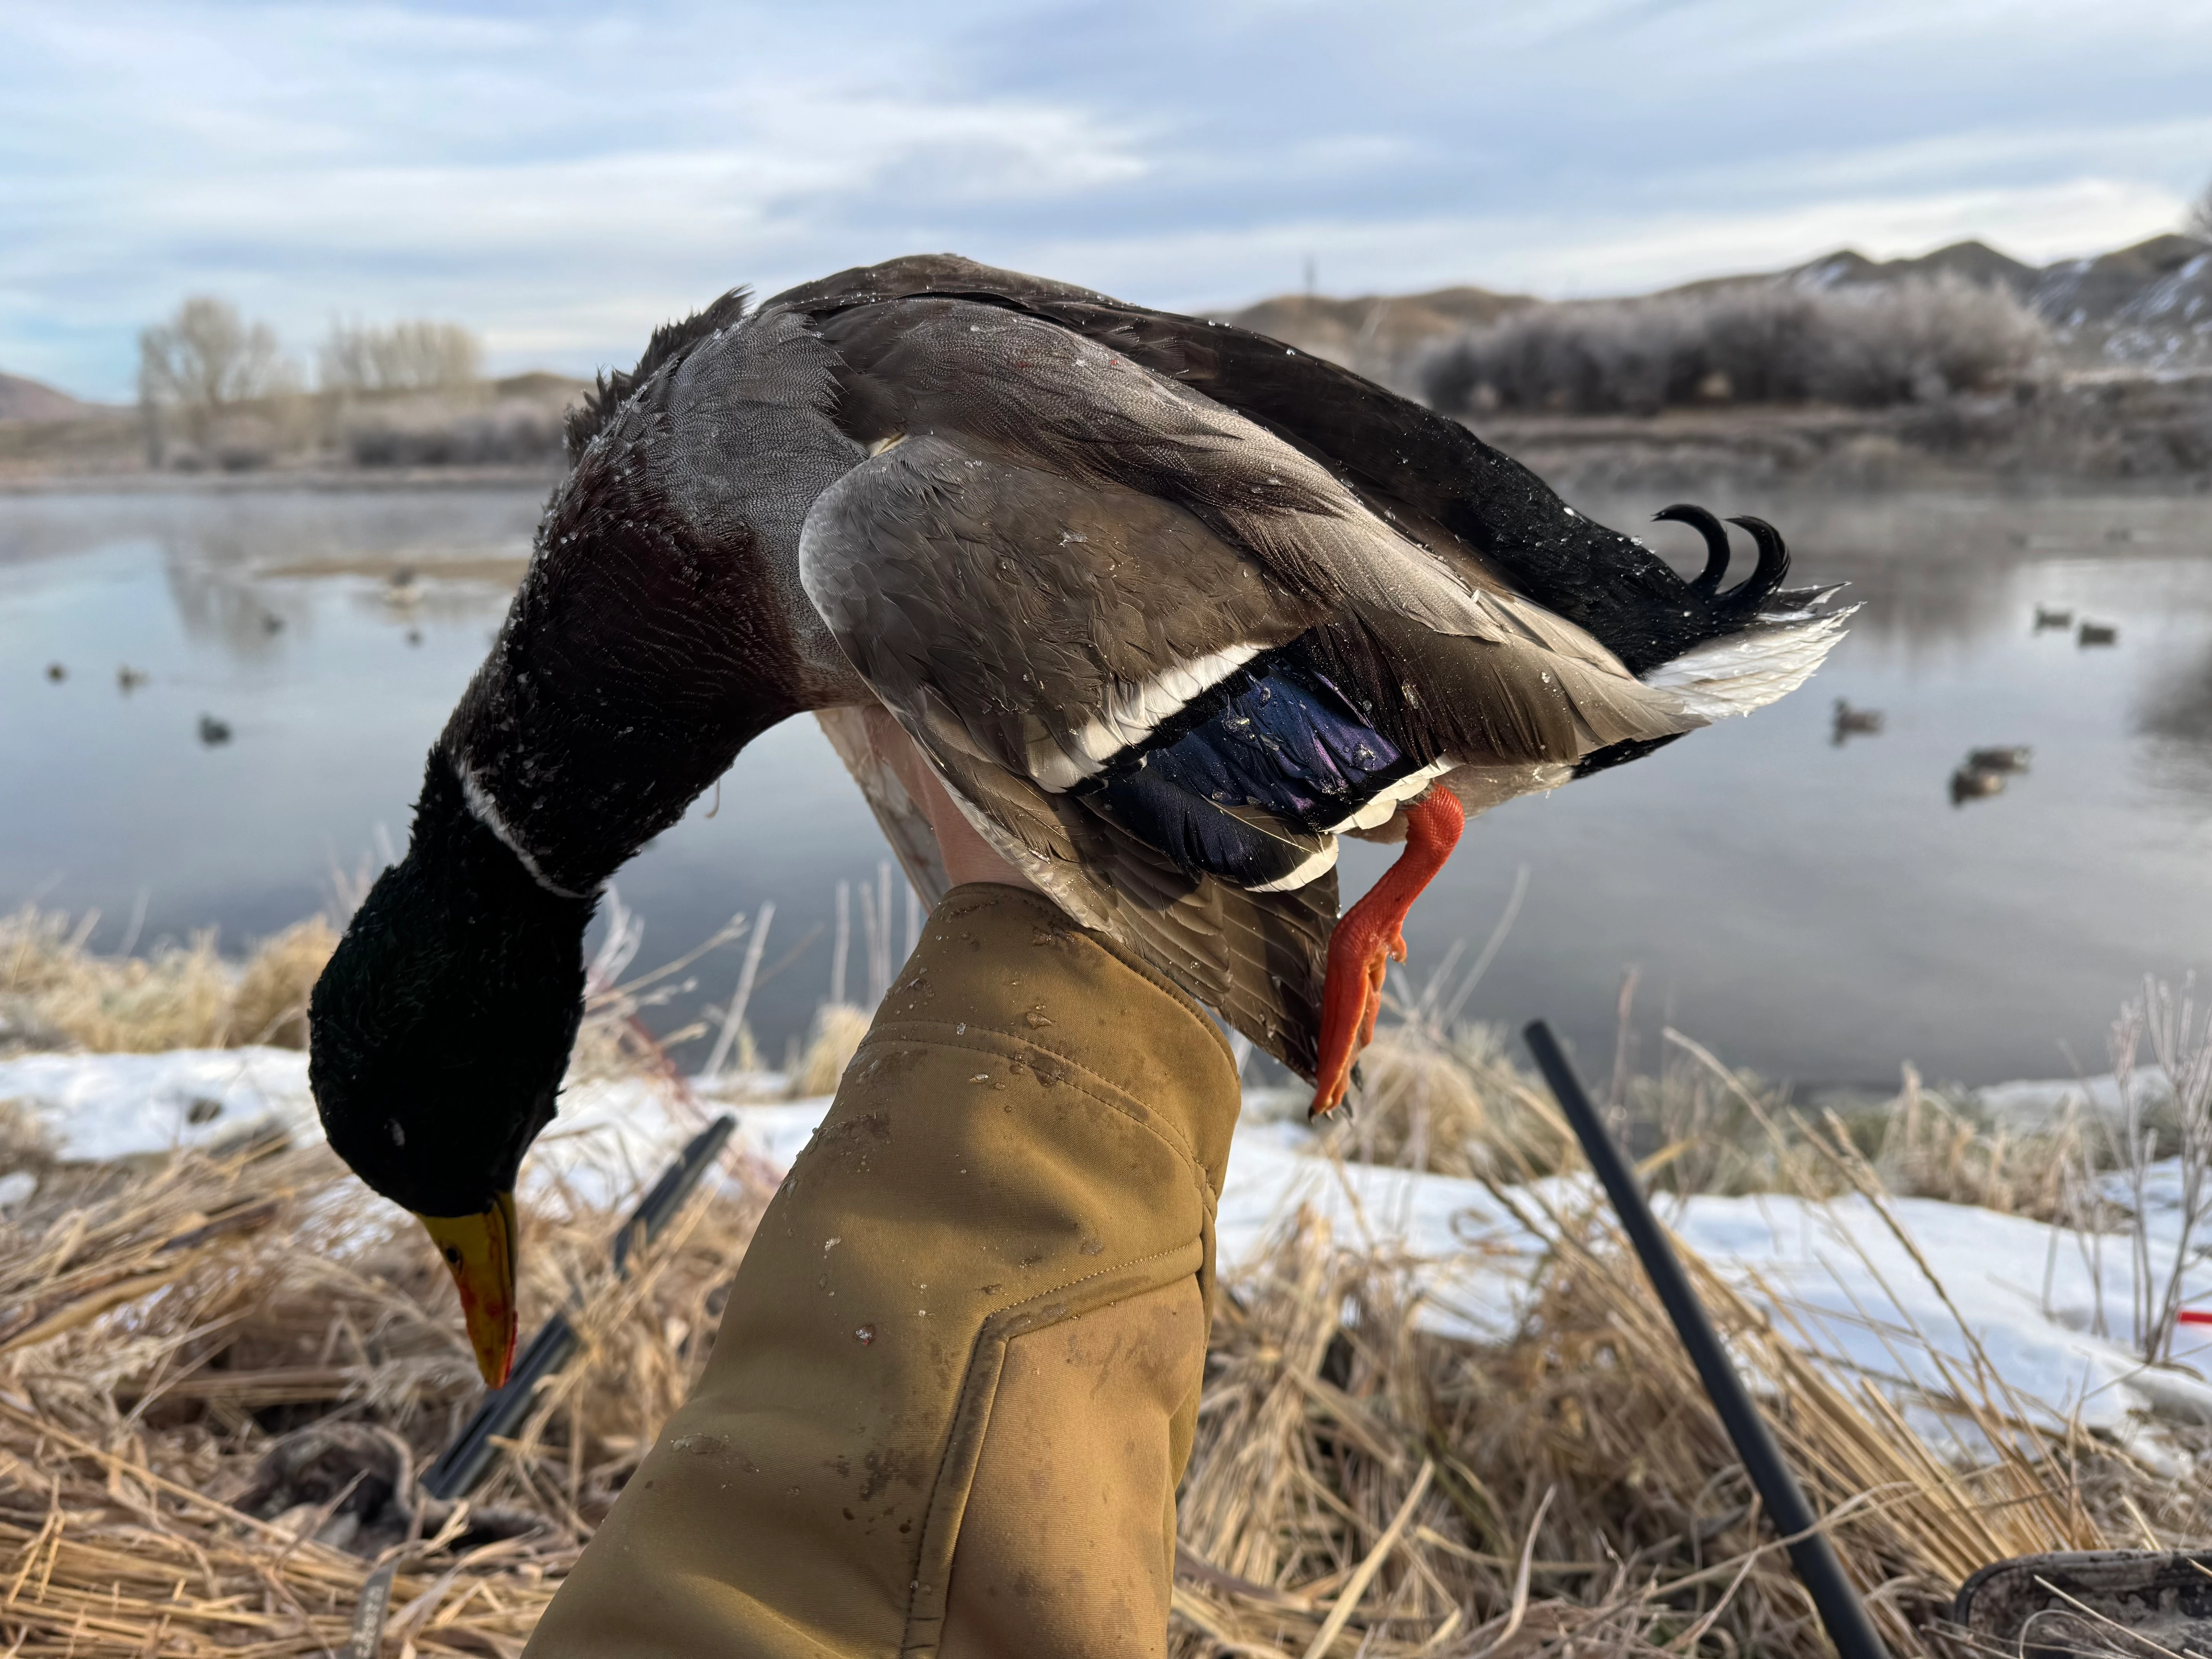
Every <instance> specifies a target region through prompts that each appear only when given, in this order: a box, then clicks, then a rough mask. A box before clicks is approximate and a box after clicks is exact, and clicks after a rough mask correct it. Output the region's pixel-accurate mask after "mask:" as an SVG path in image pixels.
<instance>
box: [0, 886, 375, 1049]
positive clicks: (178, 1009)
mask: <svg viewBox="0 0 2212 1659" xmlns="http://www.w3.org/2000/svg"><path fill="white" fill-rule="evenodd" d="M96 919H97V918H96V917H95V918H90V919H88V920H96ZM85 932H86V927H85V924H84V923H78V924H76V926H75V927H72V925H71V923H70V918H69V917H67V916H65V915H60V914H59V913H57V912H53V911H41V910H37V909H33V908H23V909H21V910H18V911H16V912H15V914H14V915H9V916H4V917H0V1008H4V1009H5V1010H6V1011H7V1012H8V1014H9V1019H8V1021H7V1022H6V1023H7V1024H8V1025H9V1028H10V1029H12V1030H19V1031H21V1032H24V1033H26V1034H27V1035H29V1036H32V1037H33V1038H34V1039H35V1040H36V1041H38V1042H42V1043H49V1044H52V1045H55V1046H61V1047H68V1048H84V1049H88V1050H90V1051H92V1052H94V1053H95V1054H113V1053H121V1052H151V1051H155V1050H158V1049H163V1048H235V1047H237V1046H239V1045H240V1044H244V1043H253V1042H268V1043H275V1044H276V1045H277V1046H279V1047H281V1048H304V1047H305V1046H306V1045H307V994H308V992H310V991H311V990H313V988H314V983H315V978H316V975H319V974H320V973H321V972H322V970H323V964H324V963H325V962H327V961H329V960H330V956H331V951H334V950H336V949H337V933H335V932H333V931H332V929H331V925H330V923H329V922H328V921H325V920H324V919H323V918H322V917H320V916H310V917H309V918H307V920H306V921H301V922H295V923H294V924H293V925H292V926H291V927H288V928H286V929H285V930H284V931H283V933H278V934H277V935H276V937H274V938H273V939H265V940H264V941H262V942H261V943H260V944H259V945H257V946H256V947H255V948H254V950H253V951H252V953H251V954H250V955H249V956H248V957H246V961H245V962H244V963H242V964H239V963H229V962H227V961H225V960H224V959H223V957H222V956H220V955H219V954H218V953H217V952H216V944H215V935H214V934H213V933H195V934H193V935H192V937H191V941H190V942H189V943H188V944H185V945H162V946H161V947H160V948H158V949H156V950H155V951H152V952H151V953H150V954H149V955H146V956H134V957H121V956H118V957H104V956H99V955H96V954H94V952H92V951H88V950H87V949H86V948H85Z"/></svg>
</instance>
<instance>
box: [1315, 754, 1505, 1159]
mask: <svg viewBox="0 0 2212 1659" xmlns="http://www.w3.org/2000/svg"><path fill="white" fill-rule="evenodd" d="M1406 817H1407V834H1406V850H1405V851H1404V852H1403V853H1402V854H1400V855H1399V858H1398V861H1397V862H1396V863H1395V864H1394V865H1392V866H1390V867H1389V869H1388V870H1386V871H1384V872H1383V879H1382V880H1380V881H1378V882H1376V884H1375V886H1374V888H1373V890H1371V891H1370V892H1369V893H1368V895H1367V896H1366V897H1364V898H1363V899H1361V900H1360V901H1359V902H1358V903H1357V904H1355V905H1353V906H1352V908H1350V909H1349V910H1347V911H1346V912H1345V913H1344V915H1343V917H1342V919H1341V920H1340V921H1338V922H1337V924H1336V932H1335V933H1333V934H1331V935H1330V936H1329V941H1328V976H1327V977H1326V979H1324V980H1323V981H1322V994H1321V1056H1320V1060H1319V1063H1318V1064H1317V1065H1316V1067H1315V1078H1314V1097H1313V1107H1312V1109H1311V1115H1313V1116H1316V1117H1319V1116H1321V1115H1323V1114H1325V1113H1327V1112H1329V1111H1333V1110H1334V1109H1335V1108H1336V1107H1337V1105H1338V1104H1339V1103H1340V1102H1342V1100H1343V1099H1344V1097H1345V1091H1346V1090H1348V1089H1349V1088H1350V1087H1351V1086H1352V1061H1353V1060H1357V1059H1358V1057H1359V1051H1360V1050H1361V1049H1363V1048H1365V1047H1366V1046H1367V1045H1368V1044H1369V1043H1370V1042H1373V1041H1374V1040H1375V1021H1376V1017H1377V1016H1378V1015H1380V1014H1381V1013H1382V1012H1383V978H1384V976H1385V975H1387V974H1388V973H1389V970H1390V963H1392V962H1393V961H1394V960H1395V961H1398V962H1403V961H1404V960H1405V959H1406V935H1405V932H1404V928H1405V923H1406V914H1407V911H1409V910H1411V909H1412V908H1413V901H1414V900H1415V899H1417V898H1419V897H1420V896H1421V890H1422V889H1424V888H1425V887H1426V886H1427V885H1428V884H1429V883H1430V882H1431V880H1432V879H1434V878H1435V876H1436V873H1437V871H1439V870H1441V869H1443V867H1444V860H1446V859H1449V857H1450V856H1451V853H1452V848H1455V847H1456V846H1457V845H1458V844H1459V837H1460V831H1461V830H1462V829H1464V828H1465V827H1466V824H1467V814H1466V812H1465V811H1464V809H1462V807H1461V805H1460V804H1459V797H1458V796H1456V795H1455V794H1453V793H1451V792H1450V791H1449V790H1448V789H1444V788H1442V787H1431V788H1430V790H1429V792H1428V793H1426V794H1425V795H1423V796H1422V797H1421V798H1420V799H1419V800H1417V801H1414V802H1413V804H1412V805H1409V806H1407V808H1406Z"/></svg>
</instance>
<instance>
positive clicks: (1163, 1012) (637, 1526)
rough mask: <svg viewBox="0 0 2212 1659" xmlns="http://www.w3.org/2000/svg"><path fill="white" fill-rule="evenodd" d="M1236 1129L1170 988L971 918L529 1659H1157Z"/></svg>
mask: <svg viewBox="0 0 2212 1659" xmlns="http://www.w3.org/2000/svg"><path fill="white" fill-rule="evenodd" d="M1236 1111H1237V1080H1236V1076H1235V1071H1234V1067H1233V1066H1232V1065H1231V1060H1230V1058H1229V1052H1228V1047H1227V1044H1226V1043H1225V1042H1224V1041H1223V1040H1222V1038H1221V1036H1220V1034H1219V1032H1218V1030H1216V1029H1215V1027H1214V1026H1213V1024H1212V1022H1211V1021H1210V1020H1208V1019H1207V1018H1206V1016H1205V1015H1204V1014H1203V1013H1202V1012H1200V1010H1199V1008H1198V1006H1197V1005H1196V1004H1194V1003H1193V1002H1192V1001H1191V1000H1189V999H1188V997H1187V996H1185V995H1184V994H1182V992H1181V991H1179V990H1177V989H1176V987H1173V986H1172V985H1170V983H1169V982H1168V981H1166V980H1165V979H1164V978H1163V977H1162V976H1161V975H1159V974H1158V973H1157V972H1155V971H1154V970H1153V969H1151V968H1149V967H1147V966H1146V965H1145V964H1143V963H1139V962H1138V961H1136V960H1135V959H1133V957H1128V956H1127V955H1125V954H1124V953H1123V952H1121V951H1120V950H1119V949H1117V948H1116V947H1115V946H1114V945H1111V944H1109V943H1108V942H1107V941H1105V940H1104V939H1101V938H1100V937H1098V936H1097V935H1096V934H1092V933H1086V932H1085V931H1084V930H1082V929H1081V928H1079V927H1076V926H1075V925H1074V924H1073V922H1071V921H1069V920H1068V919H1067V918H1066V915H1063V914H1062V913H1061V912H1060V910H1058V909H1057V908H1054V906H1053V905H1051V904H1050V903H1049V902H1047V901H1045V900H1044V899H1042V898H1041V897H1039V896H1036V895H1035V894H1033V893H1030V892H1027V891H1025V890H1020V889H1017V888H1012V887H1000V886H968V887H961V888H956V889H955V890H953V891H952V892H951V893H950V894H949V895H947V896H946V897H945V901H944V902H943V903H942V904H940V905H939V907H938V908H937V910H936V912H935V913H934V914H933V915H932V917H931V918H930V921H929V925H928V927H927V929H926V931H925V933H924V936H923V939H922V940H921V945H920V947H919V948H918V949H917V950H916V951H915V954H914V956H913V957H912V958H911V959H910V960H909V961H908V963H907V966H906V969H905V971H904V972H903V973H902V975H900V976H899V979H898V981H897V982H896V984H894V985H893V986H892V987H891V990H890V994H889V995H888V996H887V997H886V998H885V999H884V1004H883V1006H882V1007H881V1008H880V1009H879V1010H878V1012H877V1016H876V1020H875V1024H874V1026H873V1028H872V1030H871V1031H870V1032H869V1035H868V1037H867V1040H866V1042H864V1043H863V1044H862V1045H861V1047H860V1052H859V1054H857V1055H856V1056H855V1057H854V1062H853V1065H852V1066H851V1068H850V1070H848V1072H847V1073H846V1076H845V1080H844V1084H843V1085H842V1087H841V1088H840V1090H839V1091H838V1094H837V1099H836V1103H835V1104H834V1105H833V1106H832V1107H831V1109H830V1111H829V1115H828V1117H827V1118H825V1119H824V1120H823V1124H822V1127H821V1128H820V1129H819V1130H818V1131H817V1133H816V1134H815V1137H814V1139H813V1140H812V1141H811V1143H810V1144H809V1145H808V1146H807V1148H806V1150H805V1152H803V1153H802V1154H801V1155H800V1156H799V1159H798V1161H797V1162H796V1164H794V1165H793V1169H792V1171H791V1174H790V1176H789V1177H788V1178H787V1180H786V1181H785V1182H784V1183H783V1186H782V1188H781V1190H780V1191H779V1192H778V1193H777V1194H776V1196H775V1200H774V1201H773V1202H772V1203H771V1204H770V1206H769V1209H768V1212H767V1214H766V1215H765V1217H764V1218H763V1221H762V1223H761V1226H760V1230H759V1232H758V1234H757V1237H755V1239H754V1242H753V1243H752V1246H751V1248H750V1251H749V1252H748V1254H747V1255H746V1257H745V1260H744V1263H743V1265H742V1266H741V1267H740V1268H739V1270H738V1276H737V1279H736V1281H735V1284H734V1285H733V1286H732V1292H731V1297H730V1302H729V1306H728V1310H727V1311H726V1313H725V1315H724V1316H723V1321H722V1328H721V1333H720V1337H719V1338H718V1340H717V1341H716V1344H715V1348H714V1357H713V1358H712V1359H711V1360H710V1361H709V1363H708V1368H707V1371H706V1374H705V1376H704V1377H703V1378H702V1382H701V1383H700V1386H699V1389H698V1391H697V1393H696V1395H694V1397H693V1398H692V1399H691V1401H690V1402H689V1403H688V1404H687V1405H686V1406H685V1407H684V1408H683V1409H682V1410H681V1411H680V1412H678V1413H677V1415H676V1417H675V1418H674V1419H672V1420H671V1422H670V1423H669V1425H667V1428H666V1429H665V1431H664V1432H663V1434H662V1436H661V1437H660V1441H659V1444H658V1445H657V1446H656V1447H655V1448H654V1449H653V1453H652V1454H651V1455H650V1456H649V1457H648V1458H647V1461H646V1462H645V1464H644V1465H643V1467H642V1468H641V1469H640V1471H639V1473H638V1474H637V1475H636V1477H635V1479H634V1480H632V1481H631V1483H630V1485H629V1488H628V1489H627V1490H626V1491H625V1492H624V1493H623V1497H622V1499H621V1501H620V1502H619V1503H618V1504H617V1506H616V1508H615V1510H614V1513H613V1515H612V1516H611V1517H610V1518H609V1520H608V1521H607V1522H606V1524H605V1527H603V1528H601V1530H600V1532H599V1535H598V1536H597V1537H596V1538H595V1539H594V1540H593V1541H592V1545H591V1547H589V1548H588V1549H587V1550H586V1552H585V1553H584V1555H583V1558H582V1559H581V1561H580V1563H579V1565H578V1566H577V1568H576V1570H575V1571H574V1573H573V1574H572V1575H571V1577H569V1579H568V1583H567V1584H566V1586H565V1587H564V1588H563V1589H562V1591H561V1593H560V1594H559V1595H557V1596H556V1598H555V1600H554V1601H553V1603H552V1606H551V1607H550V1609H549V1610H548V1612H547V1613H546V1615H545V1618H544V1622H543V1623H542V1624H541V1626H539V1629H538V1634H537V1635H536V1637H535V1638H533V1639H532V1643H531V1646H530V1650H529V1652H530V1659H583V1656H610V1655H617V1654H620V1655H638V1656H654V1659H662V1656H665V1659H677V1656H684V1659H707V1656H715V1659H740V1656H742V1659H831V1656H835V1659H861V1656H867V1659H877V1656H882V1659H891V1656H902V1659H904V1656H915V1659H921V1656H941V1659H986V1656H989V1659H997V1656H1000V1655H1004V1656H1008V1659H1011V1656H1013V1655H1016V1654H1019V1655H1023V1656H1029V1659H1157V1656H1159V1655H1161V1654H1162V1653H1164V1650H1165V1639H1166V1625H1167V1611H1168V1592H1169V1586H1170V1579H1171V1575H1172V1565H1173V1549H1174V1492H1175V1486H1176V1481H1177V1480H1178V1479H1179V1478H1180V1476H1181V1474H1182V1468H1183V1465H1184V1463H1185V1462H1186V1461H1187V1460H1188V1455H1189V1452H1190V1445H1191V1440H1192V1435H1193V1432H1194V1426H1195V1423H1196V1414H1197V1407H1198V1395H1199V1386H1200V1378H1201V1374H1202V1371H1203V1367H1204V1361H1205V1351H1206V1308H1207V1305H1208V1298H1209V1297H1210V1295H1211V1291H1212V1267H1213V1260H1212V1257H1213V1214H1214V1205H1215V1200H1216V1199H1217V1197H1218V1194H1219V1192H1220V1188H1221V1180H1222V1176H1223V1172H1224V1170H1225V1166H1226V1164H1227V1160H1228V1153H1229V1139H1230V1133H1231V1128H1232V1127H1234V1123H1235V1119H1236Z"/></svg>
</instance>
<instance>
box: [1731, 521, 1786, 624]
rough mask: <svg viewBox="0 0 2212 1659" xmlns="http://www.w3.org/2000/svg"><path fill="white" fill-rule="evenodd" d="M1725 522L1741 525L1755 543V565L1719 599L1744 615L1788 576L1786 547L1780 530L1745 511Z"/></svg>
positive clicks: (1756, 606)
mask: <svg viewBox="0 0 2212 1659" xmlns="http://www.w3.org/2000/svg"><path fill="white" fill-rule="evenodd" d="M1729 523H1730V524H1733V525H1741V526H1743V528H1744V529H1745V530H1746V531H1747V532H1749V534H1750V536H1751V538H1752V540H1753V541H1754V542H1756V543H1757V544H1759V566H1758V568H1756V569H1754V570H1753V572H1752V573H1751V574H1749V575H1748V576H1747V577H1745V578H1744V579H1743V580H1742V581H1741V582H1739V583H1738V584H1737V585H1736V586H1735V588H1734V589H1732V590H1731V591H1730V592H1728V593H1727V594H1725V595H1723V598H1722V600H1721V603H1722V604H1723V605H1726V606H1727V607H1728V608H1729V610H1731V611H1735V612H1737V613H1738V614H1739V615H1744V616H1748V615H1750V614H1751V613H1753V611H1757V610H1758V609H1759V606H1760V605H1764V604H1765V602H1766V601H1767V600H1768V599H1771V598H1772V597H1773V596H1774V592H1775V590H1776V589H1777V588H1778V587H1780V586H1782V584H1783V581H1784V579H1786V578H1787V577H1788V576H1789V574H1790V549H1789V548H1788V547H1787V546H1786V545H1785V544H1784V542H1783V540H1782V532H1780V531H1778V530H1777V529H1776V528H1775V527H1774V526H1772V525H1771V524H1769V523H1767V521H1766V520H1764V519H1754V518H1753V517H1752V516H1751V515H1750V514H1749V513H1742V514H1740V515H1739V516H1737V517H1735V518H1733V519H1730V520H1729Z"/></svg>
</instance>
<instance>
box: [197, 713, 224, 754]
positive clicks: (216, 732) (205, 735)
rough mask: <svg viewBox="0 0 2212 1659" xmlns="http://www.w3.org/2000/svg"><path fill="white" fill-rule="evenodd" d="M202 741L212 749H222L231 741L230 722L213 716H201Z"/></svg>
mask: <svg viewBox="0 0 2212 1659" xmlns="http://www.w3.org/2000/svg"><path fill="white" fill-rule="evenodd" d="M200 741H201V742H202V743H204V744H206V745H207V746H208V747H209V748H210V749H216V748H220V747H221V746H222V744H226V743H228V742H229V741H230V722H229V721H228V720H217V719H216V717H215V716H214V715H212V714H203V715H201V716H200Z"/></svg>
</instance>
